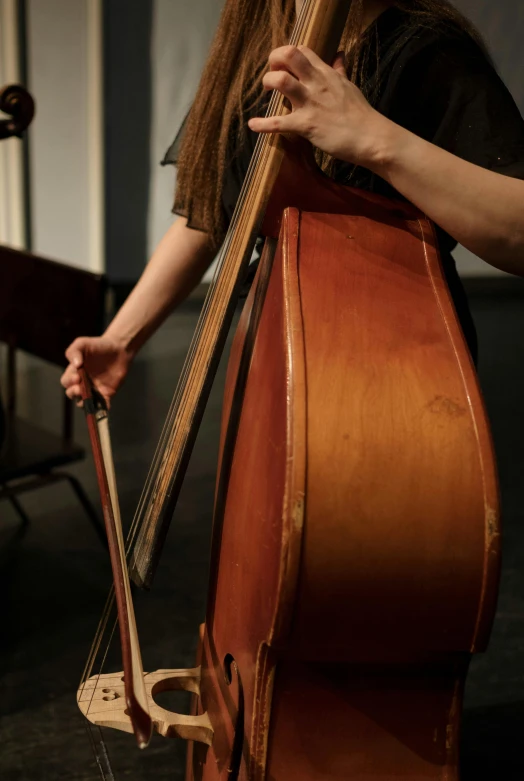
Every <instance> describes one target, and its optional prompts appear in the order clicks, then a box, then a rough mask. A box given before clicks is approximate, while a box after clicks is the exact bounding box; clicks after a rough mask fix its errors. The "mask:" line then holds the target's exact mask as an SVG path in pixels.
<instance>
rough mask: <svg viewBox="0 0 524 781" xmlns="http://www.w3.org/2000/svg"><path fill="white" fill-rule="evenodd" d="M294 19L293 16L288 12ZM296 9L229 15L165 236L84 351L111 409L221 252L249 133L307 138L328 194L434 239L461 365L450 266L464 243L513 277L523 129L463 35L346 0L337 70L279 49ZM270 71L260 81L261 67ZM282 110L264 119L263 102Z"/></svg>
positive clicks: (417, 10) (473, 35)
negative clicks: (136, 364) (391, 214)
mask: <svg viewBox="0 0 524 781" xmlns="http://www.w3.org/2000/svg"><path fill="white" fill-rule="evenodd" d="M295 6H296V7H295ZM300 6H301V0H296V2H295V1H294V0H284V2H282V1H281V0H227V2H226V4H225V8H224V11H223V14H222V18H221V22H220V25H219V28H218V30H217V33H216V36H215V41H214V44H213V47H212V50H211V54H210V57H209V60H208V63H207V65H206V67H205V70H204V73H203V77H202V80H201V83H200V87H199V90H198V93H197V96H196V99H195V102H194V104H193V107H192V109H191V112H190V114H189V116H188V118H187V121H186V123H185V128H184V132H183V133H182V138H181V139H180V138H177V141H176V143H175V144H174V145H173V147H174V148H172V149H171V150H169V152H168V154H167V156H166V162H173V161H174V160H175V159H176V161H177V165H178V184H177V192H176V197H175V205H174V211H175V212H176V213H178V214H180V215H182V216H180V217H179V218H178V219H176V220H175V222H174V223H173V225H172V226H171V227H170V228H169V230H168V231H167V233H166V234H165V236H164V238H163V239H162V241H161V242H160V244H159V246H158V248H157V249H156V251H155V253H154V254H153V256H152V258H151V260H150V262H149V264H148V266H147V268H146V269H145V271H144V273H143V275H142V277H141V279H140V281H139V282H138V284H137V285H136V287H135V289H134V290H133V292H132V293H131V295H130V296H129V298H128V299H127V301H126V302H125V304H124V306H123V307H122V308H121V310H120V311H119V312H118V314H117V315H116V317H115V318H114V320H113V321H112V323H111V324H110V325H109V327H108V328H107V330H106V331H105V333H104V334H103V335H102V336H100V337H91V338H87V337H80V338H79V339H76V340H75V341H74V342H73V343H72V344H71V346H70V347H69V349H68V351H67V353H66V354H67V357H68V359H69V361H70V364H69V366H68V368H67V369H66V371H65V373H64V375H63V377H62V385H63V386H64V388H65V389H66V393H67V395H68V396H69V397H71V398H75V397H77V396H78V395H79V387H78V381H79V377H78V372H77V368H78V367H80V366H82V365H83V366H85V368H86V369H87V371H88V372H89V374H90V375H91V377H92V379H93V381H94V383H95V385H96V387H97V388H98V389H99V391H100V392H101V393H102V394H103V395H104V396H105V397H106V399H107V400H110V399H111V397H112V396H113V395H114V394H115V392H116V391H117V389H118V387H119V386H120V384H121V383H122V381H123V380H124V378H125V376H126V374H127V372H128V369H129V366H130V364H131V363H132V360H133V358H134V356H135V355H136V353H137V352H138V350H139V349H140V347H141V346H142V345H143V344H144V343H145V342H146V341H147V339H148V338H149V337H150V336H151V334H152V333H153V332H154V331H155V329H156V328H158V326H159V325H160V324H161V323H162V321H163V320H164V319H165V317H166V316H167V315H168V314H169V313H170V312H171V311H172V310H173V308H174V307H176V306H177V305H178V304H179V303H180V302H181V301H182V300H183V299H184V298H185V297H186V296H187V295H188V294H189V292H190V291H191V290H192V289H193V288H194V287H195V286H196V285H197V284H198V282H199V280H200V279H201V277H202V275H203V273H204V271H205V270H206V268H207V267H208V266H209V264H210V262H211V261H212V259H213V257H214V255H215V254H216V251H217V248H218V247H219V245H220V243H221V241H222V239H223V237H224V234H225V230H226V228H227V224H228V220H229V219H230V217H231V214H232V211H233V209H234V205H235V201H236V198H237V196H238V193H239V190H240V186H241V182H242V179H243V177H244V174H245V172H246V170H247V165H248V163H249V159H250V155H251V152H252V150H253V147H254V143H255V140H256V135H257V133H259V132H268V133H278V132H290V133H296V134H298V135H301V136H304V137H305V138H306V139H308V140H309V141H310V142H311V143H312V144H313V146H314V147H316V149H317V150H318V160H319V162H320V163H321V164H322V165H323V167H324V168H325V170H326V171H327V172H328V173H329V174H330V175H331V176H333V177H334V178H335V179H336V180H337V181H338V182H340V183H344V184H348V185H350V186H353V187H360V188H363V189H366V190H371V191H374V192H377V193H380V194H383V195H387V196H392V197H396V198H399V197H401V198H405V199H407V200H409V201H411V202H412V203H413V204H415V205H416V206H417V207H418V208H419V209H421V210H422V211H423V212H425V213H426V214H427V215H428V216H429V217H430V219H432V220H433V221H434V223H435V224H436V225H437V226H438V240H439V248H440V252H441V257H442V262H443V265H444V270H445V275H446V280H447V283H448V286H449V288H450V291H451V294H452V297H453V300H454V304H455V307H456V309H457V312H458V315H459V319H460V322H461V325H462V328H463V331H464V333H465V336H466V339H467V341H468V344H469V347H470V350H471V351H472V353H473V354H475V352H476V339H475V331H474V327H473V324H472V321H471V317H470V314H469V310H468V307H467V303H466V299H465V296H464V292H463V290H462V286H461V284H460V281H459V279H458V275H457V273H456V270H455V266H454V262H453V259H452V257H451V250H452V249H453V247H454V246H455V245H456V243H457V242H460V243H461V244H463V245H464V246H465V247H467V248H468V249H470V250H471V251H472V252H474V253H475V254H477V255H478V256H480V257H481V258H483V259H484V260H485V261H486V262H487V263H489V264H491V265H493V266H495V267H496V268H499V269H502V270H504V271H507V272H510V273H514V274H519V275H523V274H524V212H523V210H522V208H521V204H522V203H523V202H524V182H523V181H522V179H524V122H523V120H522V118H521V116H520V114H519V112H518V109H517V107H516V106H515V103H514V101H513V100H512V98H511V96H510V94H509V92H508V91H507V89H506V87H505V86H504V84H503V83H502V81H501V80H500V78H499V77H498V75H497V74H496V72H495V70H494V68H493V66H492V64H491V61H490V59H489V55H488V54H487V52H486V50H485V48H484V46H483V44H482V41H481V40H480V37H479V35H478V34H477V32H476V31H475V29H474V27H473V25H472V24H471V23H470V22H469V21H468V20H467V19H465V18H464V17H463V16H462V15H461V14H460V13H459V12H458V11H457V10H456V9H455V8H454V6H453V4H452V3H451V2H448V1H447V0H353V3H352V6H351V11H350V15H349V19H348V23H347V27H346V30H345V32H344V37H343V49H344V51H343V53H341V54H340V55H339V56H338V57H337V59H336V61H335V63H334V65H333V67H329V66H328V65H325V64H324V63H322V62H321V61H320V60H319V58H318V57H316V56H315V55H314V54H313V53H312V52H311V51H309V50H307V49H303V50H300V49H296V48H292V47H288V46H282V44H284V42H285V40H286V37H287V35H288V33H289V30H290V28H291V26H292V23H293V20H294V17H295V11H296V8H299V7H300ZM268 57H269V70H267V68H266V65H267V61H268ZM271 89H276V90H279V91H280V92H282V93H283V94H284V95H285V96H286V97H287V98H288V100H289V102H290V104H291V106H292V108H293V111H292V113H291V114H289V115H288V116H287V117H285V118H281V119H261V118H259V116H260V115H262V114H263V107H264V104H265V97H264V93H265V91H266V90H271Z"/></svg>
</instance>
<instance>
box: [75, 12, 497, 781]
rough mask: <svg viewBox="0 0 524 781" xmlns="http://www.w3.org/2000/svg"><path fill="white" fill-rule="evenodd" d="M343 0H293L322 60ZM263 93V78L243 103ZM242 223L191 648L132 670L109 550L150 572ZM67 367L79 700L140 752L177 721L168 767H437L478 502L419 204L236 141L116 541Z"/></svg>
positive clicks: (492, 505)
mask: <svg viewBox="0 0 524 781" xmlns="http://www.w3.org/2000/svg"><path fill="white" fill-rule="evenodd" d="M348 9H349V0H344V1H343V0H306V1H305V3H304V5H303V8H302V12H301V14H300V16H299V18H298V20H297V23H296V27H295V30H294V33H293V38H292V42H294V43H304V44H306V45H308V46H310V47H311V48H312V49H314V50H315V51H316V52H317V53H319V54H321V55H322V56H323V57H324V58H325V59H326V60H328V59H329V58H330V57H332V56H333V55H334V53H335V51H336V48H337V44H338V40H337V32H338V37H340V31H341V30H342V28H343V23H344V19H345V16H346V15H347V12H348ZM286 110H287V109H286V107H285V104H284V101H283V99H282V98H281V97H280V96H278V95H274V96H273V98H272V100H271V102H270V105H269V109H268V111H269V112H270V113H275V114H277V113H281V112H284V111H286ZM260 232H262V234H263V235H264V236H266V237H267V238H266V242H265V246H264V250H263V253H262V257H261V261H260V264H259V268H258V271H257V276H256V279H255V282H254V284H253V286H252V289H251V292H250V295H249V297H248V299H247V301H246V304H245V306H244V308H243V312H242V315H241V319H240V322H239V325H238V328H237V330H236V334H235V337H234V341H233V345H232V348H231V354H230V358H229V365H228V372H227V378H226V385H225V391H224V404H223V413H222V433H221V442H220V455H219V465H218V477H217V486H216V497H215V509H214V520H213V534H212V548H211V572H210V579H209V593H208V604H207V612H206V616H205V623H204V624H203V625H202V627H201V629H200V642H199V650H198V659H197V660H196V663H195V667H193V668H191V669H182V670H180V669H173V670H161V671H157V672H154V673H147V674H146V673H144V671H143V668H142V661H141V656H140V649H139V643H138V634H137V631H136V624H135V620H134V613H133V606H132V598H131V588H130V584H129V578H128V569H129V572H130V573H131V577H132V579H133V580H134V581H135V583H136V584H137V585H140V586H145V587H149V586H151V583H152V579H153V576H154V571H155V569H156V565H157V563H158V559H159V556H160V552H161V548H162V543H163V540H164V539H165V535H166V533H167V528H168V525H169V521H170V519H171V516H172V514H173V510H174V506H175V503H176V498H177V495H178V491H179V489H180V485H181V482H182V479H183V474H184V471H185V467H186V466H187V462H188V460H189V456H190V452H191V448H192V445H193V443H194V439H195V437H196V431H197V428H198V424H199V422H200V419H201V416H202V412H203V409H204V406H205V401H206V398H207V395H208V393H209V388H210V384H211V381H212V377H213V374H214V371H215V369H216V366H217V362H218V359H219V357H220V354H221V351H222V349H223V346H224V342H225V337H226V334H227V330H228V328H229V326H230V323H231V319H232V316H233V312H234V308H235V304H236V300H237V297H238V292H239V289H240V285H241V282H242V280H243V277H244V275H245V270H246V268H247V264H248V262H249V258H250V255H251V250H252V247H253V242H254V240H255V238H256V236H257V235H258V234H259V233H260ZM83 383H84V390H83V397H84V405H85V408H86V413H87V417H88V424H89V428H90V433H91V438H92V443H93V448H94V453H95V462H96V465H97V473H98V477H99V484H100V488H101V495H102V504H103V508H104V515H105V521H106V526H107V530H108V540H109V547H110V554H111V560H112V566H113V574H114V588H115V596H116V601H117V606H118V620H119V629H120V636H121V641H122V656H123V665H124V670H123V673H122V672H119V673H102V672H101V671H100V670H99V671H98V672H97V673H95V674H93V669H94V653H93V654H91V656H90V660H89V662H88V665H87V667H86V671H85V675H84V676H83V681H82V684H81V686H80V689H79V692H78V702H79V706H80V708H81V710H82V712H83V713H84V715H85V716H86V717H87V719H88V720H89V721H90V722H91V723H92V724H94V725H97V726H109V727H115V728H117V729H122V730H126V731H129V732H134V734H135V736H136V739H137V742H138V744H139V745H140V746H142V747H144V746H146V745H147V743H148V741H149V739H150V736H151V732H152V731H153V730H154V729H156V731H158V732H159V733H160V734H162V735H165V736H178V737H181V738H184V739H186V740H187V741H188V753H187V768H186V779H187V781H225V779H233V781H237V780H241V781H347V780H349V779H351V781H385V779H392V778H395V779H410V780H411V779H417V781H456V780H457V779H458V778H459V761H458V756H459V752H458V743H459V730H460V720H461V707H462V699H463V691H464V685H465V681H466V676H467V670H468V665H469V662H470V660H471V657H472V655H473V654H475V653H478V652H481V651H483V650H484V648H485V646H486V643H487V641H488V638H489V632H490V628H491V624H492V620H493V615H494V610H495V603H496V596H497V585H498V576H499V566H500V521H499V503H498V489H497V477H496V469H495V461H494V455H493V447H492V442H491V437H490V432H489V426H488V422H487V418H486V413H485V409H484V405H483V400H482V397H481V392H480V389H479V385H478V381H477V377H476V374H475V370H474V367H473V364H472V361H471V358H470V356H469V353H468V349H467V346H466V343H465V340H464V337H463V335H462V332H461V329H460V326H459V323H458V320H457V316H456V313H455V311H454V308H453V304H452V301H451V298H450V294H449V291H448V289H447V285H446V282H445V279H444V276H443V271H442V267H441V264H440V260H439V254H438V245H437V240H436V235H435V231H434V229H433V226H432V225H431V223H430V222H429V220H428V219H427V218H426V217H425V216H424V215H423V214H421V213H420V212H419V211H418V210H417V209H416V208H415V207H413V206H412V205H411V204H408V203H404V202H399V201H393V200H388V199H386V198H383V197H381V196H377V195H374V194H370V193H366V192H362V191H358V190H354V189H351V188H348V187H344V186H341V185H338V184H336V183H334V182H333V181H332V180H331V179H329V178H328V177H327V176H325V175H324V174H322V172H321V171H320V170H319V169H318V168H317V167H316V165H315V163H314V161H313V158H312V156H311V152H310V150H309V149H307V148H305V147H304V145H303V144H299V143H297V142H293V141H290V140H289V139H288V140H286V139H275V138H273V137H261V138H260V140H259V142H258V144H257V147H256V150H255V153H254V157H253V161H252V163H251V166H250V169H249V171H248V175H247V178H246V182H245V184H244V187H243V190H242V193H241V196H240V198H239V203H238V205H237V209H236V212H235V214H234V216H233V220H232V224H231V227H230V230H229V233H228V235H227V237H226V241H225V244H224V249H223V253H222V257H221V261H220V264H219V271H218V273H217V276H216V278H215V280H214V282H213V285H212V287H211V290H210V293H209V296H208V298H207V299H206V302H205V305H204V311H203V314H202V317H201V319H200V321H199V325H198V327H197V332H196V335H195V340H194V342H193V344H192V346H191V349H190V353H189V357H188V362H187V363H186V365H185V367H184V370H183V373H182V378H181V382H180V384H179V386H178V388H177V391H176V393H175V398H174V401H173V404H172V406H171V409H170V412H169V415H168V419H167V421H166V426H165V428H164V432H163V434H162V438H161V442H160V445H159V448H158V450H157V453H156V455H155V459H154V462H153V465H152V468H151V471H150V475H149V478H148V481H147V484H146V488H145V490H144V493H143V496H142V499H141V502H140V505H139V508H138V512H137V515H136V517H135V520H134V522H133V524H132V526H131V531H130V538H129V540H128V544H127V546H126V545H124V541H123V534H122V529H121V524H120V519H119V511H118V499H117V494H116V479H115V476H114V471H113V469H112V464H111V455H110V445H109V437H108V428H107V412H106V410H104V408H103V405H102V403H101V402H100V400H99V399H97V397H96V393H95V392H94V391H93V389H92V388H91V387H90V384H89V381H88V378H87V377H84V380H83ZM101 642H102V641H101V635H97V638H95V643H94V650H95V651H96V650H97V649H98V648H100V646H101ZM163 689H185V690H188V691H191V692H192V693H193V712H192V713H191V714H172V713H169V712H168V711H166V710H164V709H162V708H160V707H159V706H158V704H156V703H155V701H154V697H155V694H156V693H157V692H158V691H161V690H163ZM108 777H109V776H108Z"/></svg>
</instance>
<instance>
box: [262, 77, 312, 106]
mask: <svg viewBox="0 0 524 781" xmlns="http://www.w3.org/2000/svg"><path fill="white" fill-rule="evenodd" d="M263 84H264V89H266V90H278V91H279V92H281V93H282V95H284V97H285V98H288V100H289V101H290V102H291V104H292V105H293V106H302V105H304V102H305V100H306V99H307V90H306V88H305V87H304V85H303V84H301V83H300V82H299V81H297V79H296V78H295V77H294V76H292V75H291V74H290V73H288V71H268V73H266V74H265V76H264V79H263Z"/></svg>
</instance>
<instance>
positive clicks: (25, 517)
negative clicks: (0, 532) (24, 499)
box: [7, 493, 29, 527]
mask: <svg viewBox="0 0 524 781" xmlns="http://www.w3.org/2000/svg"><path fill="white" fill-rule="evenodd" d="M7 499H9V501H10V502H11V504H12V505H13V507H14V509H15V512H16V513H17V515H19V516H20V519H21V521H22V526H23V527H27V526H29V516H28V514H27V513H26V511H25V510H24V508H23V507H22V505H21V504H20V502H19V501H18V499H17V498H16V496H15V495H14V494H12V493H9V494H8V495H7Z"/></svg>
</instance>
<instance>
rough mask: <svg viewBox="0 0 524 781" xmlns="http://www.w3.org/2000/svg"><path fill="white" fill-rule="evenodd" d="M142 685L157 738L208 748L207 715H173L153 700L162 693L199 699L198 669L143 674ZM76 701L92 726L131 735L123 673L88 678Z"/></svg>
mask: <svg viewBox="0 0 524 781" xmlns="http://www.w3.org/2000/svg"><path fill="white" fill-rule="evenodd" d="M144 685H145V690H146V697H147V704H148V706H149V713H150V716H151V721H152V723H153V726H154V728H155V730H156V732H158V734H159V735H162V737H165V738H175V737H176V738H182V739H183V740H195V741H197V742H198V743H205V744H206V745H208V746H210V745H211V743H212V741H213V728H212V726H211V722H210V720H209V716H208V715H207V713H204V714H202V715H199V716H186V715H184V714H181V713H173V712H172V711H168V710H166V709H165V708H162V707H161V706H160V705H158V704H157V703H156V702H155V699H154V698H155V695H156V694H160V692H165V691H188V692H191V693H192V694H196V695H198V696H199V695H200V667H195V668H192V669H179V670H157V671H156V672H154V673H144ZM77 702H78V707H79V708H80V710H81V711H82V713H83V714H84V716H85V717H86V719H88V720H89V721H90V722H91V723H92V724H94V725H96V726H98V727H110V728H112V729H118V730H122V731H123V732H133V725H132V723H131V718H130V716H129V714H128V712H127V703H126V696H125V689H124V673H123V672H119V673H105V674H101V675H93V676H91V677H90V678H88V679H87V680H86V681H85V682H84V683H83V684H82V685H81V686H80V688H79V690H78V694H77Z"/></svg>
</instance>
